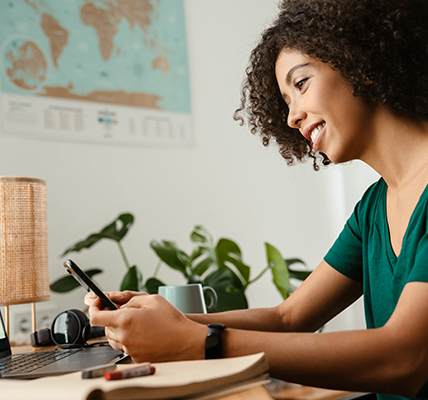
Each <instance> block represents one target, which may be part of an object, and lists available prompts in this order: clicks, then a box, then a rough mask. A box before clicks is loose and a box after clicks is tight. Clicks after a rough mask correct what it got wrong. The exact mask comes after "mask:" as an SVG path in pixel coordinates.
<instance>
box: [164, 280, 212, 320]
mask: <svg viewBox="0 0 428 400" xmlns="http://www.w3.org/2000/svg"><path fill="white" fill-rule="evenodd" d="M158 293H159V294H160V295H161V296H162V297H164V298H165V299H167V300H168V301H169V302H170V303H171V304H172V305H173V306H175V307H177V308H178V309H179V310H180V311H181V312H183V313H185V314H206V313H207V311H212V310H214V308H215V306H216V305H217V293H216V291H215V290H214V289H213V288H212V287H210V286H204V287H202V285H201V284H200V283H191V284H188V285H180V286H160V287H159V291H158ZM204 294H207V295H208V296H209V297H210V299H211V301H210V304H208V306H206V305H205V299H204Z"/></svg>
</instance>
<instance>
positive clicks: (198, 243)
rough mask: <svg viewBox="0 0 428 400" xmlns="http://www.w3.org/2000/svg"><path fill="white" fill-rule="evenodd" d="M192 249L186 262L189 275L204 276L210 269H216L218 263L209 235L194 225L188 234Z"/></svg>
mask: <svg viewBox="0 0 428 400" xmlns="http://www.w3.org/2000/svg"><path fill="white" fill-rule="evenodd" d="M190 240H191V241H192V243H193V246H194V249H193V252H192V254H191V256H190V257H189V260H188V264H187V266H188V268H189V269H190V272H189V275H199V276H202V275H204V274H205V273H206V272H207V271H208V270H210V269H217V268H219V266H218V261H217V255H216V251H215V247H214V240H213V238H212V236H211V234H210V233H209V232H208V231H207V230H206V229H205V228H204V227H203V226H202V225H196V226H195V227H194V229H193V231H192V233H191V234H190Z"/></svg>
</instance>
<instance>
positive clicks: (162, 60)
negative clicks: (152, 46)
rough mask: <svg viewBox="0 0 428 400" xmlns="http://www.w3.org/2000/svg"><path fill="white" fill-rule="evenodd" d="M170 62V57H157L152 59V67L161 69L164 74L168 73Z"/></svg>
mask: <svg viewBox="0 0 428 400" xmlns="http://www.w3.org/2000/svg"><path fill="white" fill-rule="evenodd" d="M169 67H170V66H169V62H168V59H167V58H166V57H164V56H159V57H156V58H155V59H154V60H153V61H152V68H153V69H160V70H161V71H162V73H163V74H164V75H166V74H167V73H168V72H169Z"/></svg>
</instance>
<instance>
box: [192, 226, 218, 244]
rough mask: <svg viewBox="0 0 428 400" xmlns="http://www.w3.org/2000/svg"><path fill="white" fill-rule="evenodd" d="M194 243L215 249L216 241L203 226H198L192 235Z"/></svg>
mask: <svg viewBox="0 0 428 400" xmlns="http://www.w3.org/2000/svg"><path fill="white" fill-rule="evenodd" d="M190 240H191V241H192V242H193V243H202V244H203V245H204V246H207V247H211V248H214V240H213V237H212V236H211V234H210V233H209V232H208V231H207V229H206V228H204V227H203V226H202V225H196V226H195V227H194V229H193V231H192V233H191V234H190Z"/></svg>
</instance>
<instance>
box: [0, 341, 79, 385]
mask: <svg viewBox="0 0 428 400" xmlns="http://www.w3.org/2000/svg"><path fill="white" fill-rule="evenodd" d="M80 350H82V349H81V348H77V349H67V350H52V351H43V352H39V353H24V354H15V355H13V356H9V357H7V358H5V359H2V360H1V361H0V378H3V377H7V376H10V375H15V374H25V373H28V372H32V371H35V370H36V369H39V368H42V367H44V366H46V365H49V364H52V363H54V362H56V361H58V360H61V359H63V358H66V357H70V356H71V355H73V354H75V353H77V352H78V351H80Z"/></svg>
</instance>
